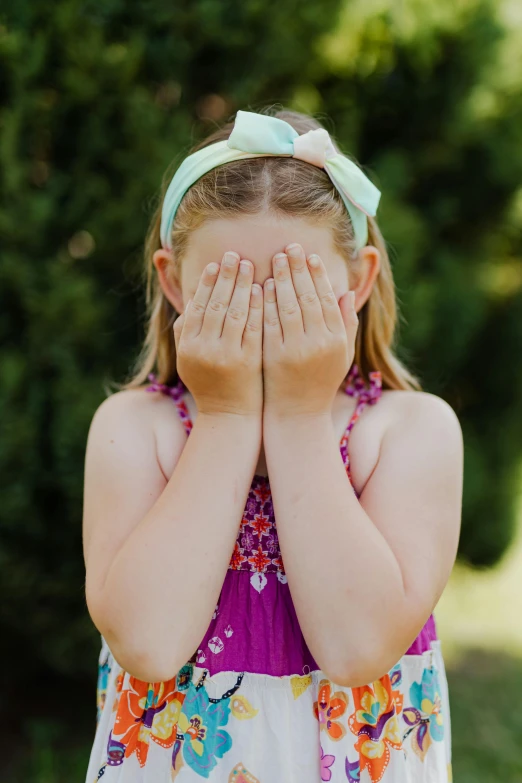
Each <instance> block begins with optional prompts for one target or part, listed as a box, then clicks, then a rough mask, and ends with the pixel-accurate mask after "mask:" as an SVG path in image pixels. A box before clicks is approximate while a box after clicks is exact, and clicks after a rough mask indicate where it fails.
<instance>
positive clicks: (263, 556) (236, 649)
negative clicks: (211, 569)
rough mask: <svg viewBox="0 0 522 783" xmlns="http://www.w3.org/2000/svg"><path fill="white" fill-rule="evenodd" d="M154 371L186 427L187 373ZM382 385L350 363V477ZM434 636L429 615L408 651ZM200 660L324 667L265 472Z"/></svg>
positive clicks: (277, 672) (287, 668) (218, 664)
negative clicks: (302, 612)
mask: <svg viewBox="0 0 522 783" xmlns="http://www.w3.org/2000/svg"><path fill="white" fill-rule="evenodd" d="M149 379H150V380H151V381H152V384H151V385H150V386H149V387H148V391H161V392H162V393H164V394H168V395H169V396H170V397H171V398H172V399H173V401H174V403H175V404H176V407H177V409H178V412H179V415H180V418H181V420H182V422H183V424H184V426H185V430H186V432H187V435H188V434H189V433H190V430H191V429H192V422H191V420H190V415H189V412H188V408H187V406H186V404H185V402H184V399H183V395H184V393H185V388H184V386H183V384H182V383H181V381H179V382H178V383H177V384H176V385H175V386H167V385H166V384H160V383H157V382H156V378H155V376H154V375H150V376H149ZM381 390H382V384H381V375H380V373H379V372H374V373H370V384H369V386H366V385H365V384H364V382H363V380H362V378H361V377H360V375H359V373H358V370H357V366H356V365H352V369H351V370H350V374H349V376H348V379H347V383H346V386H345V391H346V393H347V394H349V395H351V396H353V397H355V398H356V399H357V405H356V407H355V411H354V412H353V414H352V416H351V418H350V421H349V422H348V425H347V427H346V430H345V431H344V433H343V436H342V438H341V442H340V452H341V456H342V458H343V462H344V464H345V467H346V472H347V476H348V479H349V480H350V482H351V473H350V459H349V455H348V439H349V436H350V432H351V430H352V428H353V426H354V424H355V422H356V421H357V419H358V418H359V416H360V414H361V412H362V410H363V409H364V407H365V406H366V405H368V404H369V405H374V404H375V403H376V402H377V401H378V400H379V398H380V395H381ZM354 492H355V494H356V495H357V492H356V491H355V489H354ZM436 638H437V633H436V629H435V621H434V618H433V616H431V617H430V618H429V619H428V621H427V623H426V625H425V626H424V628H423V629H422V631H421V632H420V634H419V635H418V637H417V638H416V639H415V641H414V642H413V644H412V645H411V647H410V649H409V650H408V651H407V654H420V653H422V652H424V651H425V650H429V649H430V646H431V642H432V641H434V640H436ZM194 660H195V662H196V663H197V664H199V665H200V666H203V667H205V668H206V669H208V670H209V672H210V674H211V675H213V674H216V673H217V672H222V671H236V672H253V673H257V674H269V675H273V676H284V675H302V674H305V673H307V672H310V671H314V670H317V669H318V668H319V667H318V666H317V664H316V662H315V661H314V659H313V657H312V655H311V653H310V651H309V649H308V647H307V644H306V642H305V640H304V637H303V634H302V632H301V629H300V626H299V622H298V619H297V615H296V612H295V608H294V604H293V601H292V597H291V594H290V590H289V587H288V582H287V578H286V575H285V571H284V565H283V560H282V557H281V550H280V548H279V539H278V536H277V527H276V520H275V517H274V507H273V503H272V495H271V491H270V483H269V480H268V478H267V477H264V476H259V475H255V476H254V477H253V480H252V484H251V487H250V490H249V493H248V498H247V502H246V506H245V510H244V512H243V519H242V521H241V525H240V527H239V531H238V535H237V539H236V543H235V545H234V550H233V552H232V557H231V560H230V564H229V567H228V571H227V573H226V576H225V581H224V583H223V587H222V590H221V594H220V597H219V601H218V605H217V607H216V609H215V611H214V614H213V616H212V620H211V622H210V626H209V628H208V630H207V633H206V634H205V637H204V639H203V640H202V642H201V644H200V646H199V649H198V650H197V652H196V654H195V658H194Z"/></svg>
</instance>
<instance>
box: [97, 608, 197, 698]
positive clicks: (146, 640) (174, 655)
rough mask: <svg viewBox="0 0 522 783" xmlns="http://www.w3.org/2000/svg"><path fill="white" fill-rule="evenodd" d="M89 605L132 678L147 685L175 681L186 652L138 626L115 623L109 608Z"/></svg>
mask: <svg viewBox="0 0 522 783" xmlns="http://www.w3.org/2000/svg"><path fill="white" fill-rule="evenodd" d="M87 605H88V609H89V613H90V615H91V618H92V621H93V623H94V624H95V626H96V628H97V629H98V631H99V632H100V633H101V635H102V636H103V638H104V639H105V641H106V642H107V644H108V646H109V649H110V651H111V653H112V655H113V656H114V659H115V661H116V662H117V663H118V665H119V666H121V668H122V669H123V670H124V671H125V672H128V673H129V674H130V675H131V676H132V677H136V679H138V680H142V681H143V682H166V681H168V680H171V679H173V678H174V677H175V676H176V674H177V673H178V671H179V670H180V669H181V668H182V666H184V664H185V663H186V657H183V652H182V651H181V650H177V649H176V648H175V646H174V645H172V644H169V643H168V641H166V640H159V639H157V637H156V635H155V634H154V633H150V632H147V631H145V630H143V631H140V629H139V628H137V626H136V623H132V622H131V623H128V622H126V623H120V622H118V620H116V621H114V620H113V618H112V616H111V612H110V607H109V606H107V605H105V606H100V605H99V604H96V603H95V602H94V603H93V602H90V603H89V601H88V603H87ZM151 639H153V640H154V642H153V643H151V641H150V640H151ZM165 650H166V651H167V653H165V652H164V651H165Z"/></svg>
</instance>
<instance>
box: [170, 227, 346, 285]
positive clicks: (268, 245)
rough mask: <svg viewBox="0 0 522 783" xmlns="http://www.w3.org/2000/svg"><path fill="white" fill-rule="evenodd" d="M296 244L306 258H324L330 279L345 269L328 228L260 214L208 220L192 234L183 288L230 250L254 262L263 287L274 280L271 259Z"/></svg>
mask: <svg viewBox="0 0 522 783" xmlns="http://www.w3.org/2000/svg"><path fill="white" fill-rule="evenodd" d="M294 242H297V243H299V244H300V245H302V246H303V249H304V251H305V253H306V255H311V254H312V253H317V255H319V256H321V258H322V259H323V261H324V263H325V265H326V268H327V271H328V273H329V274H330V275H331V276H337V275H338V274H339V273H342V269H343V268H344V269H346V262H345V261H344V259H343V258H342V256H341V255H340V254H339V253H338V251H337V250H336V249H335V246H334V241H333V234H332V231H331V229H330V227H329V226H327V225H321V224H317V223H311V222H308V221H306V220H304V219H303V218H292V217H286V216H277V215H273V214H269V213H266V214H265V213H261V214H256V215H244V216H241V217H238V218H230V219H219V220H208V221H206V222H205V223H204V224H203V225H202V226H201V227H200V228H198V229H196V230H195V231H193V233H192V234H191V236H190V239H189V242H188V247H187V251H186V253H185V256H184V258H183V261H182V275H181V276H182V284H187V285H191V283H193V280H194V277H197V278H199V276H200V275H201V272H202V271H203V268H204V267H205V266H206V264H208V263H210V262H211V261H217V262H219V261H221V259H222V257H223V255H224V254H225V253H226V251H227V250H234V251H235V252H236V253H238V254H239V255H240V256H241V258H246V259H248V260H249V261H252V263H253V264H254V268H255V274H254V279H255V281H256V282H259V283H263V282H264V281H265V280H266V279H267V278H268V277H270V276H271V260H272V257H273V256H274V255H275V254H276V253H280V252H281V251H282V250H284V248H285V247H286V246H287V245H290V244H292V243H294Z"/></svg>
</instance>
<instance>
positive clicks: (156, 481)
mask: <svg viewBox="0 0 522 783" xmlns="http://www.w3.org/2000/svg"><path fill="white" fill-rule="evenodd" d="M378 200H379V192H378V190H377V189H376V188H375V187H374V186H373V185H372V184H371V183H370V182H369V180H368V179H367V178H366V177H365V175H364V174H363V172H362V171H361V170H360V169H359V168H358V167H357V166H356V165H355V164H354V163H353V162H352V161H350V160H349V159H348V158H346V157H344V156H343V155H341V154H340V153H338V152H337V148H336V147H334V146H333V143H332V141H331V139H330V137H329V135H328V133H327V131H326V130H324V129H322V128H320V126H319V125H318V124H317V123H316V122H315V121H313V120H311V119H309V118H307V117H304V116H302V115H298V114H294V113H291V112H281V113H279V114H277V115H275V116H267V115H261V114H252V113H249V112H239V113H238V115H237V117H236V121H235V124H233V125H232V126H226V127H225V128H223V129H222V130H220V131H218V132H216V133H215V134H214V135H213V136H211V137H210V138H209V139H207V140H206V141H205V142H204V144H203V145H201V147H200V148H199V149H198V151H196V152H195V153H193V154H192V155H190V156H189V157H188V158H186V160H185V161H184V162H183V164H182V165H181V167H180V168H179V169H178V170H177V172H176V174H175V176H174V178H173V179H172V181H171V182H170V185H169V187H168V189H167V190H166V192H165V194H164V197H163V199H162V203H161V205H160V207H159V209H158V213H157V215H156V216H155V218H154V221H153V224H152V227H151V230H150V235H149V238H148V241H147V245H146V255H147V263H148V300H149V305H150V321H149V328H148V333H147V337H146V342H145V348H144V351H143V354H142V357H141V359H140V362H139V368H138V371H137V373H136V375H135V377H134V378H133V380H132V381H131V382H130V383H129V384H127V387H126V388H125V389H124V390H122V391H119V392H118V393H116V394H114V395H112V396H110V397H109V398H108V399H107V400H105V401H104V402H103V403H102V405H101V406H100V408H99V409H98V411H97V412H96V414H95V416H94V418H93V421H92V425H91V430H90V433H89V439H88V445H87V455H86V471H85V505H84V544H85V559H86V566H87V582H86V592H87V602H88V607H89V611H90V613H91V615H92V618H93V620H94V623H95V624H96V626H97V627H98V629H99V630H100V632H101V634H102V636H103V647H102V652H101V656H100V675H99V689H98V696H99V698H98V707H99V721H98V727H97V732H96V739H95V742H94V747H93V749H92V753H91V759H90V764H89V769H88V774H87V783H94V781H96V780H99V779H100V778H102V777H103V778H104V779H105V781H107V783H111V782H114V781H117V782H118V783H142V782H143V783H167V782H169V783H170V781H172V780H175V781H176V783H184V782H185V781H187V782H189V781H192V782H193V783H195V781H198V780H200V779H208V780H210V781H213V782H219V783H318V781H332V782H337V781H344V782H346V781H351V782H352V783H353V781H371V782H372V783H377V782H378V781H381V780H382V781H385V783H414V782H415V783H417V782H420V781H426V782H428V781H429V782H430V783H443V782H444V783H446V782H447V781H449V780H450V776H451V765H450V722H449V710H448V694H447V684H446V677H445V672H444V664H443V660H442V657H441V651H440V647H439V642H438V641H437V635H436V631H435V625H434V621H433V617H432V615H431V612H432V610H433V608H434V607H435V605H436V603H437V601H438V599H439V597H440V595H441V593H442V591H443V589H444V586H445V584H446V582H447V579H448V576H449V574H450V571H451V568H452V565H453V562H454V558H455V553H456V548H457V542H458V534H459V521H460V506H461V492H462V459H463V457H462V441H461V431H460V428H459V424H458V421H457V419H456V416H455V414H454V412H453V411H452V409H451V408H450V407H449V406H448V405H447V404H446V403H445V402H443V401H442V400H440V399H439V398H437V397H434V396H433V395H430V394H427V393H423V392H421V391H420V390H419V386H418V383H417V382H416V381H415V379H414V378H413V377H412V376H411V375H410V373H409V372H408V371H407V370H406V369H405V368H404V366H403V365H402V364H401V363H400V362H399V361H398V359H397V358H396V357H395V356H394V354H393V352H392V350H391V345H392V338H393V333H394V327H395V321H396V310H395V299H394V289H393V281H392V274H391V269H390V263H389V260H388V257H387V255H386V250H385V246H384V242H383V240H382V237H381V235H380V233H379V230H378V228H377V225H376V222H375V220H374V219H373V216H374V215H375V212H376V208H377V203H378ZM178 313H179V314H181V315H180V316H179V317H178V318H176V315H177V314H178ZM153 370H154V371H155V373H156V374H155V375H154V374H152V371H153ZM147 380H149V381H152V383H149V385H145V384H144V382H146V381H147ZM354 425H355V426H354ZM276 520H277V525H276Z"/></svg>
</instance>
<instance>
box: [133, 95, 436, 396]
mask: <svg viewBox="0 0 522 783" xmlns="http://www.w3.org/2000/svg"><path fill="white" fill-rule="evenodd" d="M266 113H270V114H272V116H275V117H279V118H280V119H282V120H285V121H286V122H288V123H289V124H290V125H292V126H293V127H294V128H295V130H296V131H297V132H298V133H299V134H302V133H306V132H307V131H308V130H311V129H313V128H320V127H322V126H321V124H320V123H319V122H317V121H316V120H315V119H312V118H311V117H308V116H307V115H303V114H299V113H297V112H292V111H270V110H268V111H267V112H266ZM232 127H233V122H230V123H228V124H227V125H225V126H224V127H222V128H220V129H219V130H217V131H215V132H214V133H212V134H211V135H210V136H208V137H207V138H206V139H205V140H204V141H203V142H202V143H201V144H198V145H197V146H196V147H195V148H194V149H193V150H192V151H193V152H195V151H196V150H198V149H201V148H202V147H205V146H207V145H208V144H213V143H214V142H216V141H221V140H223V139H227V138H228V136H229V135H230V132H231V130H232ZM171 176H172V171H171V170H169V172H168V173H167V174H166V176H165V178H164V182H163V187H162V195H161V199H160V202H159V204H158V206H157V208H156V210H155V213H154V215H153V217H152V221H151V224H150V227H149V231H148V233H147V237H146V241H145V269H144V272H145V282H146V306H147V315H146V317H147V322H148V323H147V331H146V336H145V341H144V344H143V348H142V350H141V352H140V354H139V356H138V358H137V361H136V363H135V365H134V368H133V370H132V372H131V375H130V379H129V380H128V381H127V382H126V383H124V384H121V385H120V386H119V388H122V389H131V388H137V387H138V386H141V385H142V384H143V383H145V382H146V381H147V378H148V375H149V373H151V372H152V371H155V373H156V376H157V379H158V381H159V382H160V383H166V384H170V385H172V384H173V383H175V382H176V380H177V371H176V355H175V345H174V335H173V324H174V321H175V319H176V317H177V315H178V313H177V312H176V311H175V309H174V308H173V306H172V305H171V304H170V302H169V301H168V299H167V298H166V296H165V294H164V293H163V290H162V288H161V285H160V283H159V279H158V276H157V274H156V270H155V267H154V264H153V261H152V259H153V255H154V252H155V251H156V250H158V249H159V248H160V247H161V242H160V223H161V206H162V203H163V198H164V195H165V191H166V189H167V187H168V184H169V182H170V179H171ZM267 209H268V210H270V211H272V212H274V213H278V214H284V215H290V216H292V217H302V218H306V219H308V220H310V221H312V222H315V223H321V224H324V223H327V224H328V225H330V226H331V228H332V231H333V237H334V243H335V245H336V247H337V249H338V250H339V251H340V253H341V254H342V255H343V256H344V257H345V258H346V261H347V263H348V265H349V271H350V272H353V273H354V275H355V277H356V275H357V263H358V262H357V253H356V252H355V243H354V235H353V229H352V225H351V221H350V218H349V215H348V213H347V211H346V208H345V206H344V204H343V202H342V199H341V197H340V195H339V193H338V191H337V190H336V188H335V187H334V185H333V184H332V182H331V180H330V179H329V177H328V175H327V174H326V173H325V172H324V171H323V170H322V169H319V168H317V167H316V166H311V165H310V164H309V163H304V162H302V161H300V160H295V159H294V158H283V157H281V158H279V157H267V158H252V159H246V160H241V161H234V162H232V163H227V164H226V165H224V166H220V167H218V168H216V169H213V170H212V171H209V172H208V173H207V174H205V175H204V176H203V177H201V179H199V180H198V181H197V182H196V183H195V184H194V185H193V186H192V187H191V188H190V189H189V190H188V192H187V193H186V195H185V196H184V198H183V200H182V202H181V204H180V206H179V208H178V211H177V213H176V217H175V220H174V224H173V227H172V248H173V251H174V258H175V261H174V263H175V265H176V267H177V268H179V264H180V263H181V261H182V259H183V254H184V253H185V251H186V249H187V245H188V241H189V238H190V235H191V232H193V231H194V230H195V229H197V228H199V227H200V226H201V225H202V224H203V223H204V222H205V221H206V220H207V219H209V218H210V217H212V218H213V219H215V218H220V217H221V218H234V217H237V216H238V215H245V214H247V215H252V214H256V213H258V212H260V211H262V210H267ZM368 244H370V245H373V246H374V247H376V248H377V249H378V251H379V253H380V256H381V268H380V271H379V274H378V276H377V278H376V280H375V283H374V286H373V289H372V292H371V294H370V297H369V298H368V300H367V302H366V303H365V304H364V306H363V307H362V308H361V310H360V311H359V313H358V316H359V328H358V332H357V338H356V347H355V358H354V362H355V364H357V366H358V368H359V371H360V373H361V375H362V376H363V378H364V379H365V380H366V381H368V379H369V373H370V372H371V371H372V370H378V371H380V373H381V375H382V385H383V388H387V389H415V390H420V388H421V387H420V383H419V381H418V379H417V378H415V377H414V376H413V375H412V374H411V373H410V372H409V370H408V369H407V368H406V367H405V366H404V365H403V364H402V363H401V362H400V361H399V359H398V358H397V357H396V356H395V354H394V352H393V347H394V341H395V331H396V325H397V319H398V311H397V304H396V299H395V286H394V282H393V275H392V270H391V264H390V260H389V257H388V253H387V250H386V246H385V243H384V240H383V237H382V235H381V232H380V231H379V228H378V226H377V223H376V221H375V220H374V219H373V218H368ZM350 277H351V276H350Z"/></svg>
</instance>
